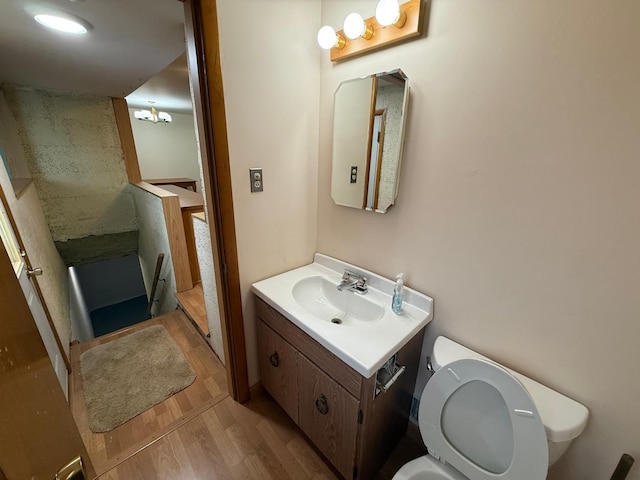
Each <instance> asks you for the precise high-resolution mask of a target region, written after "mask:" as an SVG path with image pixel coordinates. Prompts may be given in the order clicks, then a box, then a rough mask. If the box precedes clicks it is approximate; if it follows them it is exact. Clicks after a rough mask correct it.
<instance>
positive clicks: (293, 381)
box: [258, 322, 298, 423]
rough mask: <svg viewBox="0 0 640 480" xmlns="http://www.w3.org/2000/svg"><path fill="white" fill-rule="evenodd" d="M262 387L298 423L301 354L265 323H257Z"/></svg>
mask: <svg viewBox="0 0 640 480" xmlns="http://www.w3.org/2000/svg"><path fill="white" fill-rule="evenodd" d="M258 339H259V340H258V357H259V366H260V378H261V379H262V386H263V387H264V388H265V390H267V392H269V393H270V394H271V396H272V397H273V398H274V399H275V401H276V402H278V403H279V404H280V406H281V407H282V408H283V410H284V411H285V412H287V415H289V416H290V417H291V418H292V419H293V421H294V422H296V423H298V352H297V351H296V350H295V349H294V348H293V347H292V346H291V345H289V344H288V343H287V342H286V341H285V340H284V339H283V338H282V337H281V336H280V335H278V334H277V333H276V332H274V331H273V330H272V329H271V328H269V327H268V326H267V325H265V324H264V323H263V322H258Z"/></svg>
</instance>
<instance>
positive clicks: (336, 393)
mask: <svg viewBox="0 0 640 480" xmlns="http://www.w3.org/2000/svg"><path fill="white" fill-rule="evenodd" d="M298 365H299V377H298V388H299V392H300V405H299V412H298V415H299V419H300V421H299V425H300V428H302V430H303V431H304V433H306V434H307V436H308V437H309V438H310V439H311V441H312V442H313V443H314V444H315V445H316V447H318V449H320V451H321V452H322V453H323V454H324V455H325V456H326V457H327V458H328V459H329V461H330V462H331V463H332V464H333V465H334V466H335V467H336V469H337V470H338V471H339V472H340V473H341V474H342V475H343V476H344V477H345V478H353V467H354V464H355V463H354V461H355V452H356V435H357V433H358V411H359V409H360V402H359V401H358V400H356V399H355V398H354V397H353V396H352V395H351V394H350V393H349V392H347V390H345V389H344V388H343V387H341V386H340V385H339V384H338V383H336V382H335V381H334V380H333V379H331V377H329V376H328V375H326V374H325V373H324V372H322V371H321V370H320V369H319V368H318V367H316V366H315V365H314V364H313V363H311V362H310V361H309V360H307V359H306V358H305V357H304V356H303V355H299V356H298Z"/></svg>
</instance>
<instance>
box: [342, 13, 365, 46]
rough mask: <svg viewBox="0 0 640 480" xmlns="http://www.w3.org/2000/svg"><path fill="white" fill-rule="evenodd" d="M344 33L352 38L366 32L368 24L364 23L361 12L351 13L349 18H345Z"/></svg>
mask: <svg viewBox="0 0 640 480" xmlns="http://www.w3.org/2000/svg"><path fill="white" fill-rule="evenodd" d="M343 28H344V34H345V35H346V36H347V37H349V38H350V39H351V40H355V39H356V38H358V37H360V36H362V34H363V33H365V32H366V29H367V25H366V23H364V19H363V18H362V15H360V14H359V13H355V12H354V13H350V14H349V15H347V18H345V19H344V27H343Z"/></svg>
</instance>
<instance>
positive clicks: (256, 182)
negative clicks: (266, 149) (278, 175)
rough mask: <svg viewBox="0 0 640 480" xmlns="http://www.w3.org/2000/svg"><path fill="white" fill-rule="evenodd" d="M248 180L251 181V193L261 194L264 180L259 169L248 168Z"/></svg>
mask: <svg viewBox="0 0 640 480" xmlns="http://www.w3.org/2000/svg"><path fill="white" fill-rule="evenodd" d="M249 179H250V181H251V192H252V193H253V192H262V190H263V189H264V178H263V177H262V169H261V168H250V169H249Z"/></svg>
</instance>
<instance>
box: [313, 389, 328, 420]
mask: <svg viewBox="0 0 640 480" xmlns="http://www.w3.org/2000/svg"><path fill="white" fill-rule="evenodd" d="M316 408H317V409H318V411H319V412H320V413H321V414H322V415H326V414H327V413H329V403H328V402H327V397H325V396H324V394H322V393H321V394H320V396H319V397H318V398H317V399H316Z"/></svg>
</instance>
